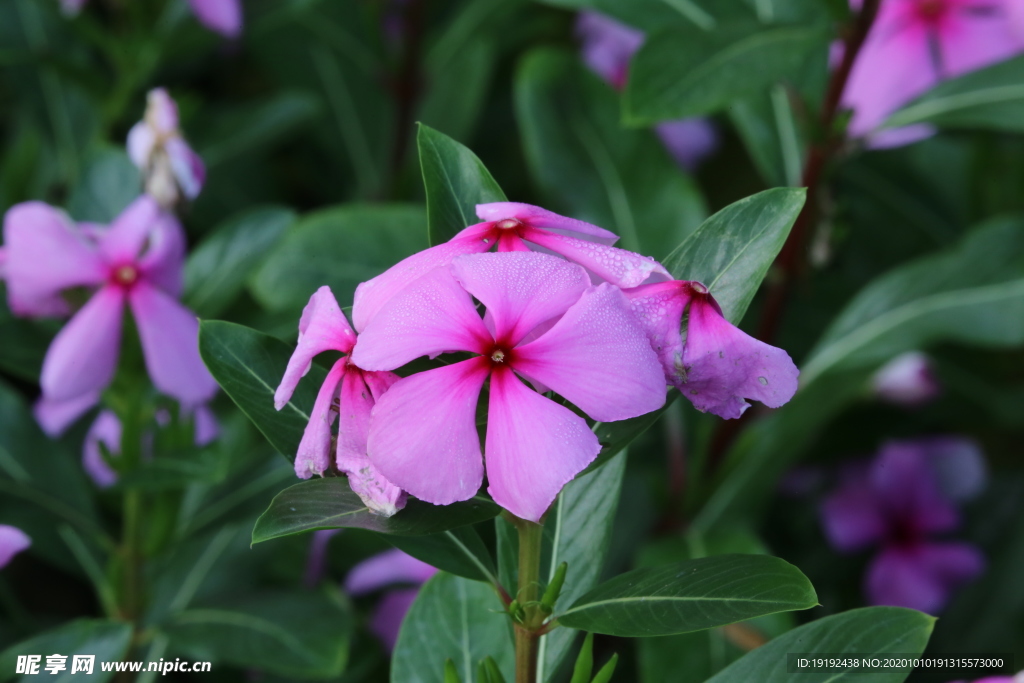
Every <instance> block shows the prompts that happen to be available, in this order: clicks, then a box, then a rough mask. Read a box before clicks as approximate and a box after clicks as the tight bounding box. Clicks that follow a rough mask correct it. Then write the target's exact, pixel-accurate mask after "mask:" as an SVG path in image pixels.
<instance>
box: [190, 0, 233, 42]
mask: <svg viewBox="0 0 1024 683" xmlns="http://www.w3.org/2000/svg"><path fill="white" fill-rule="evenodd" d="M188 4H189V6H191V7H192V11H193V12H194V13H195V15H196V19H198V20H199V23H201V24H202V25H203V26H205V27H206V28H208V29H210V30H211V31H216V32H217V33H219V34H221V35H222V36H225V37H226V38H237V37H238V36H239V35H240V34H241V33H242V4H241V0H188Z"/></svg>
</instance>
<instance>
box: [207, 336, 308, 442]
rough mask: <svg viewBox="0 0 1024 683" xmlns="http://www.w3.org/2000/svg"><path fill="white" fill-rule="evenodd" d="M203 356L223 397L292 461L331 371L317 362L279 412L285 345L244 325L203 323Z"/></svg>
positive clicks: (287, 353) (287, 349)
mask: <svg viewBox="0 0 1024 683" xmlns="http://www.w3.org/2000/svg"><path fill="white" fill-rule="evenodd" d="M199 354H200V355H201V356H202V358H203V362H204V363H206V367H207V368H209V370H210V373H211V374H212V375H213V377H214V379H216V380H217V383H218V384H220V386H221V388H222V389H224V392H225V393H226V394H227V395H228V396H230V397H231V400H232V401H234V402H235V404H236V405H237V406H238V407H239V408H241V410H242V412H243V413H245V414H246V416H248V418H249V419H250V420H252V422H253V424H255V425H256V427H257V428H258V429H259V430H260V431H261V432H263V435H264V436H266V437H267V441H269V442H270V444H271V445H272V446H273V447H274V448H276V449H277V450H278V451H279V452H280V453H281V454H282V455H284V456H285V457H286V458H288V459H289V460H294V459H295V453H296V451H297V450H298V448H299V442H300V441H301V440H302V433H303V432H304V431H305V429H306V425H307V424H308V423H309V413H310V410H312V408H313V402H314V401H315V400H316V394H317V391H319V389H320V385H321V384H322V383H323V381H324V378H325V377H326V376H327V371H326V370H324V369H323V368H321V367H320V366H319V365H317V364H316V363H314V364H313V365H312V366H311V367H310V370H309V373H308V374H307V375H306V376H305V378H303V381H301V382H299V386H298V388H297V389H296V390H295V393H294V394H292V398H291V400H290V401H288V403H287V404H285V406H284V407H282V408H281V410H280V411H277V410H274V390H275V389H276V388H277V385H278V383H279V382H280V381H281V377H282V376H283V375H284V370H285V368H286V367H287V365H288V359H289V358H290V357H291V355H292V349H291V348H290V347H289V346H288V345H287V344H285V343H284V342H283V341H281V340H280V339H276V338H275V337H271V336H269V335H266V334H263V333H262V332H257V331H256V330H253V329H250V328H248V327H244V326H242V325H236V324H234V323H228V322H222V321H219V320H204V321H202V322H200V324H199Z"/></svg>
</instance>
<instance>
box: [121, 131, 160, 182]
mask: <svg viewBox="0 0 1024 683" xmlns="http://www.w3.org/2000/svg"><path fill="white" fill-rule="evenodd" d="M155 146H156V133H154V132H153V129H152V128H151V127H150V126H149V124H147V123H146V122H145V121H139V122H138V123H136V124H135V125H134V126H132V129H131V130H130V131H128V145H127V147H128V158H129V159H131V160H132V163H133V164H135V166H136V167H137V168H138V169H139V170H140V171H145V170H146V169H147V168H148V167H149V162H150V159H151V158H152V156H153V148H154V147H155Z"/></svg>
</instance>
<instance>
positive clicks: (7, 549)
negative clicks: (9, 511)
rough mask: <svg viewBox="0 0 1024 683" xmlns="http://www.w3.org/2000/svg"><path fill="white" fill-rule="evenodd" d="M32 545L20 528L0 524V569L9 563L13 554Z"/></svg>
mask: <svg viewBox="0 0 1024 683" xmlns="http://www.w3.org/2000/svg"><path fill="white" fill-rule="evenodd" d="M30 545H32V540H31V539H30V538H29V537H28V536H27V535H26V534H25V532H24V531H22V530H21V529H17V528H15V527H13V526H9V525H7V524H0V569H3V568H4V567H6V566H7V565H8V564H10V562H11V559H13V558H14V556H15V555H17V554H18V553H20V552H21V551H22V550H25V549H26V548H28V547H29V546H30Z"/></svg>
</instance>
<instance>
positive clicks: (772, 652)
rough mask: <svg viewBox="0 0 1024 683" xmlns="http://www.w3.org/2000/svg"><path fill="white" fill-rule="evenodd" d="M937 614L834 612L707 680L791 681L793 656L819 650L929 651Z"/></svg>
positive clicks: (852, 672)
mask: <svg viewBox="0 0 1024 683" xmlns="http://www.w3.org/2000/svg"><path fill="white" fill-rule="evenodd" d="M934 625H935V618H934V617H930V616H928V615H927V614H922V613H921V612H915V611H914V610H910V609H904V608H902V607H865V608H863V609H855V610H850V611H849V612H843V613H842V614H834V615H832V616H829V617H824V618H823V619H818V620H816V621H812V622H811V623H809V624H805V625H804V626H801V627H800V628H796V629H793V630H792V631H790V632H789V633H786V634H784V635H782V636H779V637H778V638H775V639H774V640H772V641H771V642H769V643H768V644H767V645H762V646H761V647H759V648H757V649H756V650H754V651H752V652H750V653H748V654H747V655H746V656H744V657H743V658H741V659H739V660H737V661H736V662H733V663H732V664H731V665H730V666H728V667H726V668H725V669H723V670H722V671H720V672H719V673H718V675H716V676H714V677H713V678H711V679H710V680H709V681H708V683H746V682H747V681H758V683H783V682H784V681H785V682H786V683H790V682H791V681H793V674H791V673H788V670H787V669H788V656H787V655H789V654H792V653H805V652H806V653H820V654H828V655H829V656H837V657H841V656H842V655H843V654H847V653H849V654H852V653H857V655H858V656H860V655H866V656H871V655H879V656H884V655H887V654H890V653H897V652H898V653H907V654H908V655H910V654H920V653H922V652H924V649H925V646H926V645H927V644H928V637H929V636H930V635H931V632H932V627H933V626H934ZM909 673H910V672H909V671H906V670H893V671H887V672H884V673H873V674H865V673H864V672H863V671H858V670H857V669H848V670H845V671H832V672H829V673H817V674H815V673H806V674H800V676H799V678H800V680H801V681H807V682H808V683H825V682H826V681H827V682H828V683H835V682H836V681H870V683H900V682H901V681H903V680H905V679H906V678H907V675H908V674H909Z"/></svg>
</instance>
